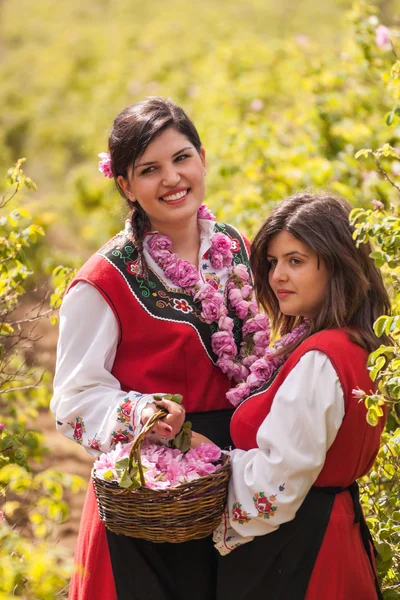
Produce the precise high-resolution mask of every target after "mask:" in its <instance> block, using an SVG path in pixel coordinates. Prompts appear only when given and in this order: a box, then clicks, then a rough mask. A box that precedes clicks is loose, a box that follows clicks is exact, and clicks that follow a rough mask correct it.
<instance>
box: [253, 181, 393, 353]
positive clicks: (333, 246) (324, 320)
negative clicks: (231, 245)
mask: <svg viewBox="0 0 400 600" xmlns="http://www.w3.org/2000/svg"><path fill="white" fill-rule="evenodd" d="M350 210H351V207H350V205H349V204H348V203H347V202H346V200H344V199H343V198H340V197H337V196H335V195H333V194H329V193H312V192H309V191H306V192H303V193H299V194H295V195H293V196H290V197H289V198H286V199H285V200H283V201H282V202H280V204H279V205H278V206H277V208H275V209H274V210H273V211H272V213H271V214H270V215H269V217H268V218H267V219H266V221H265V223H264V224H263V225H262V227H261V229H260V230H259V232H258V233H257V235H256V237H255V239H254V241H253V244H252V252H251V257H250V263H251V268H252V270H253V276H254V289H255V291H256V296H257V299H258V301H259V303H260V304H261V305H262V306H263V307H264V309H265V311H266V312H267V314H268V316H270V318H271V321H272V326H273V329H274V330H275V331H276V332H277V333H279V334H280V335H284V334H285V333H287V332H288V331H291V330H292V329H293V327H294V326H295V325H296V323H297V321H298V317H293V316H288V315H284V314H283V313H282V312H281V310H280V308H279V302H278V299H277V298H276V296H275V294H274V292H273V291H272V289H271V287H270V285H269V281H268V277H269V269H270V264H269V262H268V261H267V251H268V244H269V243H270V241H271V240H272V239H273V238H274V237H275V236H276V235H277V234H278V233H280V232H282V231H287V232H288V233H290V234H291V235H293V236H294V237H295V238H297V239H298V240H300V241H301V242H303V243H304V244H306V245H307V246H308V247H309V248H311V249H312V250H314V252H315V253H316V254H317V256H318V259H320V260H323V261H324V264H325V266H326V268H327V270H328V274H329V287H328V294H327V296H326V298H325V302H324V304H323V306H322V308H321V310H320V311H319V313H318V314H317V315H316V317H315V318H314V319H312V320H311V323H310V330H309V332H308V334H307V335H311V334H313V333H316V332H317V331H321V330H323V329H337V328H340V327H348V328H349V331H350V335H351V337H352V339H353V341H354V342H356V343H357V344H359V345H360V346H362V347H363V348H365V349H366V350H368V351H369V352H372V351H373V350H375V349H376V348H377V347H378V346H379V345H380V344H381V343H386V342H387V341H389V338H387V337H386V339H385V336H383V337H381V338H380V339H379V340H378V338H377V337H376V335H375V333H374V330H373V323H374V321H375V320H376V319H377V318H378V317H379V316H380V315H383V314H386V315H387V314H390V301H389V297H388V294H387V292H386V289H385V286H384V284H383V280H382V275H381V273H380V271H379V269H377V268H376V266H375V263H374V261H373V259H372V258H370V256H369V255H370V253H371V252H372V248H371V245H370V244H369V243H365V244H360V246H359V247H357V246H356V243H355V241H354V240H353V231H354V229H353V227H352V226H351V225H350V223H349V214H350ZM300 342H301V340H300ZM300 342H299V343H300ZM296 345H298V344H296Z"/></svg>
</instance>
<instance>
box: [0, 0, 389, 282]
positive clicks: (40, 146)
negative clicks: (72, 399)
mask: <svg viewBox="0 0 400 600" xmlns="http://www.w3.org/2000/svg"><path fill="white" fill-rule="evenodd" d="M397 5H398V4H396V3H394V2H382V3H381V9H383V13H381V18H383V19H386V20H387V21H389V20H393V19H394V18H395V11H396V6H397ZM350 7H351V4H350V2H348V1H345V0H340V1H337V2H335V1H333V0H331V1H325V2H323V3H322V2H321V3H320V2H316V1H315V0H305V1H303V2H300V1H298V2H295V1H292V0H281V2H279V3H278V2H271V1H265V0H250V1H249V2H246V3H244V2H239V1H238V0H220V1H219V2H214V1H212V0H205V1H203V2H201V3H199V2H194V1H192V0H186V1H185V0H171V1H170V2H168V3H165V2H162V1H159V0H150V1H148V2H139V1H137V0H96V1H94V0H91V1H89V2H84V3H83V2H81V1H79V0H69V2H57V1H54V0H53V1H52V0H36V1H35V2H32V1H31V0H3V1H2V2H1V3H0V81H1V86H0V106H1V107H2V109H1V111H0V170H2V171H3V172H5V171H6V169H7V168H8V167H9V166H10V165H11V164H12V163H13V162H15V160H16V159H17V158H19V157H20V156H26V157H27V159H28V162H27V166H26V170H27V172H28V174H29V175H31V176H32V177H33V178H34V179H35V181H36V182H37V183H38V186H39V191H38V193H37V194H36V196H35V198H34V200H31V199H30V200H28V201H27V202H28V204H29V206H28V207H29V208H30V209H32V208H33V210H34V212H35V213H36V214H37V216H38V219H39V221H40V223H41V224H42V225H44V226H45V228H49V227H50V231H49V235H48V237H47V238H46V239H47V242H46V245H45V246H44V245H42V247H41V250H40V258H41V262H42V263H43V267H44V268H45V269H47V270H48V271H49V270H50V269H51V268H52V267H53V266H54V264H58V262H59V261H60V260H63V262H64V263H65V262H72V263H74V262H75V263H79V262H80V261H81V260H82V256H86V255H87V254H88V253H89V252H90V251H92V250H94V249H95V248H96V247H97V246H98V245H99V244H101V243H102V242H103V241H104V240H106V239H107V238H108V237H109V235H110V234H111V233H114V232H115V231H116V230H118V228H119V226H120V223H121V211H122V210H123V209H122V203H121V200H120V198H119V196H118V195H117V194H116V193H115V192H114V190H113V185H112V182H110V181H105V180H104V179H103V178H102V177H101V175H100V174H99V173H98V172H97V154H98V153H99V152H101V151H104V150H105V149H106V143H107V134H108V130H109V128H110V125H111V122H112V120H113V118H114V117H115V116H116V114H117V113H118V112H119V111H120V110H121V109H122V108H124V107H125V106H126V105H128V104H131V103H133V102H135V101H137V100H139V99H141V98H143V97H144V96H147V95H162V96H169V97H171V98H173V99H174V100H175V101H177V102H179V103H182V105H183V106H184V108H185V109H186V110H187V112H188V113H189V115H190V116H191V117H192V118H193V119H194V121H195V123H196V125H197V126H198V129H199V131H200V133H201V136H202V139H203V144H204V146H205V148H206V150H207V152H208V203H209V204H210V205H211V207H212V208H213V209H214V210H215V211H216V212H217V215H218V217H219V218H224V219H227V220H230V221H231V222H233V223H234V224H236V225H238V226H239V227H240V228H242V229H243V230H244V231H246V232H247V233H248V234H250V235H251V234H253V233H254V231H255V230H256V229H257V227H258V225H259V224H260V222H261V219H262V217H263V216H264V215H265V214H266V213H267V212H268V210H269V207H270V203H271V202H275V201H276V200H279V199H281V198H282V197H284V196H285V195H287V194H288V193H290V192H291V191H293V190H296V189H299V188H303V187H305V186H309V185H315V186H330V187H333V188H335V189H336V190H337V191H339V192H341V193H343V194H344V195H345V196H347V197H348V198H350V199H351V200H352V201H353V202H355V203H360V202H363V200H364V199H365V201H367V200H370V199H371V198H372V197H375V196H378V197H379V195H381V193H380V186H382V185H384V184H381V183H379V182H378V181H377V180H376V178H375V179H374V177H370V176H369V175H368V171H366V169H365V165H360V164H359V163H357V161H355V159H354V153H355V151H356V150H357V149H358V148H359V147H363V146H364V145H368V146H370V145H373V144H376V145H379V144H380V143H381V142H382V140H383V138H384V136H386V131H382V123H383V117H384V113H385V111H386V110H388V109H389V107H390V108H391V106H389V105H390V101H389V100H388V98H387V96H385V94H384V93H383V83H382V73H381V72H380V71H378V70H377V66H379V65H376V64H374V65H371V63H370V62H368V60H367V59H366V57H365V56H363V52H362V49H361V47H360V46H357V35H355V30H354V28H353V30H352V25H351V19H352V21H353V27H354V24H355V27H356V28H357V18H358V17H357V11H354V10H353V16H352V18H349V15H350ZM361 12H362V11H361ZM361 12H360V14H361ZM370 29H371V31H369V32H366V31H361V33H359V37H360V39H361V40H362V38H363V37H368V36H369V37H370V38H371V36H373V30H374V26H373V25H371V27H370ZM359 41H360V40H359ZM369 41H371V40H369ZM387 54H388V53H386V55H387ZM376 60H378V62H379V61H381V62H383V63H384V62H385V60H387V61H389V60H390V58H387V56H385V53H384V52H382V51H381V50H379V51H378V53H377V58H376ZM375 62H376V61H375ZM389 64H390V63H389V62H388V65H389ZM399 131H400V130H399V129H398V128H392V132H391V135H392V136H394V138H395V139H397V138H398V136H399ZM32 202H33V203H34V204H33V206H32ZM48 245H50V246H51V252H49V248H48Z"/></svg>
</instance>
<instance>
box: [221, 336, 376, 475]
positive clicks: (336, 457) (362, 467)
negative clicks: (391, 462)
mask: <svg viewBox="0 0 400 600" xmlns="http://www.w3.org/2000/svg"><path fill="white" fill-rule="evenodd" d="M311 350H319V351H320V352H323V353H324V354H326V355H327V356H328V358H329V359H330V361H331V362H332V364H333V366H334V368H335V370H336V373H337V375H338V378H339V381H340V383H341V386H342V388H343V393H344V403H345V415H344V419H343V422H342V425H341V426H340V429H339V431H338V434H337V436H336V438H335V440H334V442H333V444H332V446H331V447H330V448H329V450H328V452H327V455H326V460H325V464H324V467H323V469H322V471H321V473H320V475H319V477H318V479H317V480H316V482H315V484H314V485H317V486H340V487H347V486H348V485H350V484H351V483H352V482H353V481H354V480H355V479H357V478H359V477H361V476H363V475H364V474H365V473H367V472H368V471H369V470H370V469H371V467H372V465H373V462H374V460H375V457H376V454H377V452H378V449H379V440H380V435H381V432H382V430H383V427H384V425H385V420H384V419H383V418H382V419H380V421H379V424H378V425H377V426H376V427H372V426H371V425H368V423H367V421H366V407H365V405H364V403H363V402H359V401H358V400H357V399H356V398H354V396H353V394H352V390H353V389H356V388H358V387H359V388H360V389H363V390H365V391H366V392H369V391H372V390H374V384H373V382H372V381H371V379H370V377H369V372H368V370H367V368H366V363H367V358H368V353H367V352H366V351H365V350H363V349H362V348H360V346H358V345H357V344H355V343H353V342H352V341H350V339H349V337H348V335H347V334H346V333H345V331H343V330H327V331H321V332H319V333H317V334H315V335H313V336H311V337H310V338H308V339H307V340H306V341H305V342H303V343H302V344H301V345H300V346H299V347H298V348H296V350H295V351H294V352H293V353H292V354H291V355H290V357H289V358H288V360H287V361H286V362H285V363H284V365H283V366H282V368H281V370H280V371H279V373H278V375H277V376H276V378H275V379H274V381H273V382H272V384H271V385H270V387H268V388H267V389H266V390H265V391H260V392H258V393H256V394H254V395H253V396H250V397H249V399H248V400H246V401H245V402H243V404H241V405H240V406H239V407H238V409H237V410H236V411H235V413H234V415H233V417H232V421H231V436H232V440H233V442H234V444H235V446H236V447H237V448H242V449H244V450H249V449H251V448H256V447H257V442H256V435H257V431H258V429H259V427H260V425H261V423H262V422H263V421H264V419H265V418H266V416H267V415H268V413H269V411H270V410H271V406H272V403H273V401H274V397H275V394H276V392H277V391H278V389H279V387H280V386H281V384H282V383H283V381H284V380H285V379H286V377H287V376H288V374H289V373H290V371H291V370H292V369H293V367H294V366H295V365H296V364H297V363H298V361H299V360H300V358H301V357H302V356H304V354H306V353H307V352H309V351H311ZM299 401H301V399H299Z"/></svg>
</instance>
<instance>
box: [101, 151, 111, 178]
mask: <svg viewBox="0 0 400 600" xmlns="http://www.w3.org/2000/svg"><path fill="white" fill-rule="evenodd" d="M98 157H99V158H100V161H99V165H98V169H99V171H100V173H103V175H104V177H109V178H110V179H112V178H113V177H114V175H113V172H112V169H111V157H110V155H109V153H108V152H100V154H98Z"/></svg>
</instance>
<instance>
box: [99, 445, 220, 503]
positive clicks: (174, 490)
mask: <svg viewBox="0 0 400 600" xmlns="http://www.w3.org/2000/svg"><path fill="white" fill-rule="evenodd" d="M219 460H222V461H223V462H222V463H221V465H220V466H219V467H218V469H217V470H216V471H214V472H213V473H209V474H208V475H205V476H204V477H199V478H197V479H194V480H193V481H190V482H186V483H181V484H180V485H177V486H175V487H169V488H165V489H162V490H160V489H153V488H148V487H143V486H141V487H140V488H136V489H131V490H130V489H127V488H122V487H120V486H119V485H118V482H117V481H106V480H105V479H102V478H101V477H96V469H95V467H94V466H93V468H92V471H91V477H92V479H93V481H96V482H97V483H99V484H100V485H102V486H104V487H106V488H108V489H109V490H110V491H111V490H112V491H113V492H116V491H117V490H119V491H120V492H121V493H130V494H132V495H135V496H140V495H143V494H146V495H153V494H154V495H157V496H158V497H161V496H165V497H168V496H171V495H173V494H174V495H175V494H179V492H183V491H184V490H186V489H187V488H188V487H200V486H202V485H203V484H206V483H208V482H212V480H213V479H217V478H218V477H219V476H220V475H222V474H224V472H225V471H226V470H227V469H228V468H229V466H230V462H231V457H230V456H229V454H226V453H225V452H223V453H222V455H221V458H220V459H219Z"/></svg>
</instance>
